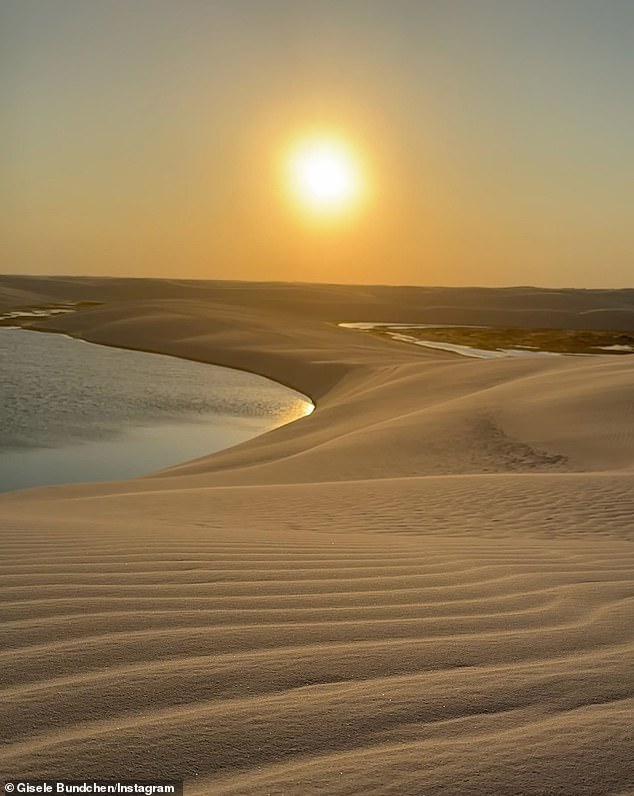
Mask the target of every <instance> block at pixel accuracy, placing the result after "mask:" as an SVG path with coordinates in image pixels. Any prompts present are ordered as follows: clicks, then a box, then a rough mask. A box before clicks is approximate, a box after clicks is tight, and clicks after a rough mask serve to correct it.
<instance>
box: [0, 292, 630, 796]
mask: <svg viewBox="0 0 634 796" xmlns="http://www.w3.org/2000/svg"><path fill="white" fill-rule="evenodd" d="M24 284H26V283H24ZM24 284H21V285H20V286H19V287H20V289H21V290H25V286H24ZM30 285H31V287H32V289H33V290H34V291H36V290H37V292H38V293H39V295H43V294H45V298H48V297H49V294H46V291H47V290H50V291H57V292H58V294H59V292H60V291H62V290H63V291H66V293H65V296H64V297H65V298H67V299H69V300H71V299H75V298H80V297H83V298H90V296H87V295H86V294H87V293H88V292H89V290H91V291H93V296H92V297H93V298H95V297H96V296H95V295H94V294H95V293H97V292H98V291H103V293H104V294H108V295H106V296H105V298H106V301H105V303H104V304H102V305H101V306H100V307H95V308H94V309H87V310H86V311H85V312H78V313H74V314H72V315H71V314H69V315H65V316H64V317H63V318H59V319H58V318H55V319H52V320H50V321H45V322H44V323H45V324H52V325H54V326H55V327H56V328H57V329H58V330H59V331H66V332H68V333H70V334H72V335H73V336H76V337H83V338H86V339H89V340H93V341H97V340H105V341H107V342H109V343H110V344H117V343H118V342H123V343H126V342H127V343H128V347H129V346H130V345H131V344H133V345H134V346H136V347H138V348H141V347H144V348H148V347H154V349H155V350H156V348H162V349H164V350H165V351H166V352H169V353H172V352H173V353H177V354H178V353H179V352H182V353H184V354H186V355H189V356H190V357H192V358H195V357H200V358H201V359H204V358H206V359H207V360H208V361H215V362H219V363H220V364H223V363H228V364H231V363H233V364H237V365H239V366H241V367H243V368H245V369H249V367H248V366H249V365H250V366H252V370H253V371H255V372H257V371H258V370H259V371H260V372H262V371H265V372H266V373H267V374H268V375H269V376H271V375H272V376H273V377H274V378H275V376H277V375H278V374H279V375H281V376H283V377H286V378H287V379H288V380H290V381H292V382H293V384H292V385H291V386H295V388H296V389H298V388H299V389H300V391H301V392H303V393H304V394H307V395H311V396H314V397H315V398H316V400H317V403H318V408H319V411H317V412H314V413H313V414H312V415H310V416H309V417H307V418H306V419H305V421H304V422H303V423H297V424H290V425H288V426H284V427H281V428H279V429H276V430H275V431H273V432H271V433H270V434H267V435H264V436H262V437H258V438H256V439H254V440H252V441H250V442H248V443H246V444H245V445H243V446H239V447H238V448H235V449H232V450H227V451H222V452H220V453H218V454H215V455H214V456H211V457H205V458H203V459H201V460H197V461H195V462H188V463H184V464H183V465H179V466H177V467H173V468H169V469H168V470H165V471H162V472H161V473H159V474H155V475H153V476H152V477H148V478H140V479H135V480H134V481H129V482H111V483H101V484H87V485H69V486H63V487H50V488H44V489H36V490H31V491H30V492H29V493H23V494H20V493H13V494H12V495H6V496H0V516H1V517H2V520H1V525H2V535H3V550H4V554H5V560H4V563H3V574H4V579H5V584H6V585H3V591H2V596H3V598H4V602H3V607H2V611H3V624H2V631H3V633H4V637H5V648H4V650H3V651H2V653H0V657H1V663H2V666H3V677H4V680H5V684H4V685H5V691H4V692H3V695H4V699H3V702H2V706H1V707H0V728H2V729H1V731H0V734H1V735H2V736H3V740H4V741H6V743H5V746H4V747H3V752H2V755H0V773H1V774H2V775H3V776H4V777H5V778H6V779H7V780H8V781H16V780H17V779H19V778H20V777H23V776H28V777H30V778H36V777H37V778H50V777H55V778H60V779H63V778H64V777H69V776H73V777H76V776H79V775H81V777H85V776H88V777H91V778H96V779H99V778H112V777H113V776H114V777H123V776H127V777H139V778H142V779H145V780H151V779H152V778H156V777H163V778H170V779H178V780H185V783H186V785H185V787H186V792H188V793H191V794H197V793H200V794H202V793H214V794H219V795H221V796H229V794H238V793H239V794H240V795H241V796H260V794H262V793H264V792H286V793H301V794H307V796H308V794H317V793H323V792H327V793H329V794H332V796H349V794H350V793H351V792H358V793H365V792H374V793H382V792H385V790H386V786H385V783H388V784H389V785H388V787H389V788H390V789H391V790H392V791H393V792H395V793H399V794H403V796H410V794H411V796H414V794H418V793H422V792H429V793H443V794H447V796H462V793H463V792H464V787H463V786H464V784H465V783H468V787H469V789H470V793H472V794H474V796H489V795H490V794H491V793H498V794H511V793H526V794H528V793H529V792H530V793H533V792H534V793H536V794H537V793H554V792H557V793H560V794H562V796H578V794H579V793H580V792H588V793H592V794H597V796H598V794H600V793H603V792H607V791H609V792H613V793H620V792H625V791H626V790H627V788H628V787H629V784H630V782H631V773H632V772H631V739H630V724H631V722H630V721H629V717H630V715H631V709H632V705H633V704H634V683H632V680H631V673H630V668H631V667H630V660H631V654H632V648H633V647H632V628H631V626H630V623H631V618H632V611H631V606H632V600H633V599H634V590H633V589H634V581H633V579H632V563H633V561H634V554H633V552H632V538H633V536H632V533H633V530H634V529H633V528H632V523H631V516H632V514H631V495H632V489H633V487H634V481H633V478H634V460H633V454H632V446H631V439H632V434H633V433H634V428H633V426H632V422H633V418H632V414H631V395H632V389H633V385H634V367H633V364H634V361H633V360H632V359H631V358H630V357H596V358H595V357H579V358H576V357H552V358H550V357H549V358H521V359H520V358H508V359H497V360H486V361H485V360H471V359H468V358H463V357H457V356H455V355H450V354H446V353H443V352H438V351H431V350H425V349H422V348H420V347H416V346H404V345H396V344H395V343H393V342H391V341H386V340H381V339H374V338H372V337H371V336H369V335H368V336H366V335H353V334H350V332H346V331H345V330H341V329H338V328H336V326H335V325H334V320H330V318H334V319H336V318H338V317H339V318H340V317H344V318H345V317H348V318H350V317H359V315H360V314H361V309H359V308H360V307H361V308H363V307H366V309H365V310H364V314H365V317H392V318H393V317H394V309H393V302H391V301H390V302H388V303H386V304H385V306H384V307H383V310H382V311H381V313H380V314H379V313H377V308H376V303H375V298H374V293H372V291H370V290H369V289H367V288H363V289H358V290H357V292H356V293H355V291H354V290H353V289H352V288H351V289H349V290H348V289H347V290H342V291H338V290H334V289H330V288H329V289H325V288H318V287H314V288H309V287H302V286H299V287H297V286H283V287H279V286H269V287H262V286H258V287H257V289H255V288H254V289H253V290H249V289H248V288H246V287H245V286H244V285H231V286H229V287H223V286H220V287H218V286H211V287H208V288H205V287H204V286H203V287H200V286H196V289H195V290H194V289H193V288H192V291H191V293H188V294H187V295H186V296H185V297H183V296H180V297H179V296H174V294H175V293H178V292H179V291H184V290H187V291H189V290H190V288H189V287H187V286H186V287H183V286H180V285H172V284H170V285H164V284H162V283H161V284H159V285H158V286H157V285H154V286H152V285H149V284H147V283H144V284H143V285H139V284H138V283H136V282H135V283H134V284H130V285H128V286H126V285H125V284H123V283H122V281H119V282H118V283H117V284H116V285H113V283H112V282H107V280H104V281H100V280H92V281H91V282H90V285H89V286H87V285H86V283H85V282H82V283H81V284H79V285H76V284H75V283H73V284H69V283H68V281H66V282H64V284H63V285H62V286H60V284H59V283H58V282H54V281H53V280H43V281H38V280H35V279H34V280H32V281H30ZM1 288H2V281H1V280H0V294H1ZM12 289H13V290H15V289H16V288H15V284H14V285H13V286H12ZM74 290H76V291H78V292H79V293H81V294H82V295H81V296H78V295H77V294H73V291H74ZM152 290H155V291H156V292H157V293H160V294H161V295H160V297H157V296H152V295H151V293H152ZM205 290H209V293H210V294H209V295H207V294H205V292H204V291H205ZM126 291H127V294H128V297H127V299H126V300H125V301H121V296H122V295H124V294H125V292H126ZM170 291H172V293H171V294H170ZM135 292H136V293H137V294H139V295H137V296H136V297H134V296H133V297H130V295H129V294H132V293H135ZM386 293H389V291H386ZM524 293H525V291H518V292H517V293H516V294H515V293H512V292H511V293H510V295H511V298H512V299H513V300H515V301H520V300H523V296H524ZM166 295H169V297H167V298H166ZM342 295H343V297H344V298H346V297H350V296H353V298H354V301H353V302H352V301H350V302H349V303H348V304H346V302H345V301H342V300H339V299H340V298H341V296H342ZM411 295H412V296H415V295H417V293H416V292H415V291H414V292H412V294H411ZM112 296H115V298H114V299H112ZM223 296H224V297H223ZM324 296H325V298H324ZM505 296H506V297H508V296H509V293H508V292H507V293H506V294H505ZM100 297H101V298H104V295H101V296H100ZM408 297H411V296H410V293H408V292H407V291H401V300H402V301H403V302H405V301H407V300H408ZM476 298H477V297H476ZM564 298H565V297H564ZM474 300H475V299H474ZM492 300H493V299H492V298H491V297H488V298H487V301H488V302H491V301H492ZM505 300H506V298H505ZM555 300H557V301H559V300H560V299H559V297H553V296H549V301H551V302H552V301H555ZM566 300H568V299H566ZM587 300H588V297H587V296H586V295H585V294H584V295H582V296H580V297H579V296H577V297H576V298H575V297H574V296H573V298H571V299H570V302H571V303H574V302H575V301H577V302H579V303H581V302H585V301H587ZM530 301H531V302H533V303H534V302H535V301H536V299H535V298H534V296H533V297H531V298H530ZM302 302H303V303H302ZM320 302H321V304H320ZM363 302H366V304H367V306H366V304H363ZM353 304H354V306H353ZM531 306H532V304H531ZM298 308H299V309H298ZM324 316H325V317H324ZM412 320H413V318H411V317H406V318H403V321H404V322H408V321H412ZM533 325H539V324H533ZM302 387H303V389H301V388H302ZM483 739H484V741H483ZM483 744H484V745H483ZM484 747H486V749H485V751H483V750H484Z"/></svg>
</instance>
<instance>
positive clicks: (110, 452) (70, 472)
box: [0, 328, 313, 491]
mask: <svg viewBox="0 0 634 796" xmlns="http://www.w3.org/2000/svg"><path fill="white" fill-rule="evenodd" d="M312 409H313V405H312V403H311V402H310V400H309V399H308V398H306V396H304V395H301V394H300V393H297V392H295V391H294V390H291V389H289V388H287V387H285V386H283V385H281V384H278V383H276V382H273V381H270V380H269V379H265V378H264V377H262V376H258V375H255V374H252V373H245V372H243V371H238V370H233V369H231V368H225V367H218V366H215V365H208V364H204V363H200V362H191V361H188V360H183V359H179V358H176V357H171V356H166V355H162V354H150V353H145V352H139V351H129V350H123V349H119V348H111V347H106V346H100V345H95V344H93V343H86V342H84V341H81V340H75V339H73V338H70V337H67V336H65V335H60V334H46V333H42V332H35V331H28V330H24V329H15V328H0V491H7V490H13V489H21V488H24V487H32V486H42V485H49V484H59V483H69V482H79V481H94V480H111V479H121V478H131V477H134V476H140V475H145V474H147V473H150V472H153V471H155V470H159V469H161V468H164V467H167V466H169V465H172V464H176V463H178V462H182V461H187V460H189V459H193V458H197V457H200V456H204V455H206V454H209V453H213V452H215V451H218V450H221V449H224V448H228V447H231V446H233V445H237V444H239V443H241V442H244V441H246V440H248V439H251V438H252V437H255V436H257V435H259V434H263V433H265V432H267V431H270V430H272V429H273V428H276V427H277V426H280V425H283V424H285V423H288V422H291V421H293V420H297V419H299V418H301V417H304V416H305V415H307V414H309V413H310V412H311V411H312Z"/></svg>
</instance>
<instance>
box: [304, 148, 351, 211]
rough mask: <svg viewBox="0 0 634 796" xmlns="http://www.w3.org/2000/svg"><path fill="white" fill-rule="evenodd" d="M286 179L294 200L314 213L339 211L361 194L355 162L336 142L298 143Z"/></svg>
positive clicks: (346, 150) (348, 205)
mask: <svg viewBox="0 0 634 796" xmlns="http://www.w3.org/2000/svg"><path fill="white" fill-rule="evenodd" d="M289 176H290V185H291V189H292V192H293V194H294V196H295V198H296V200H297V201H299V202H300V203H301V204H303V205H304V206H306V207H308V208H309V209H312V210H314V211H319V212H334V211H339V210H343V209H345V208H347V207H350V206H351V205H353V204H354V203H355V201H356V200H357V199H358V198H359V196H360V193H361V176H360V172H359V169H358V166H357V164H356V161H355V158H354V156H353V155H352V153H351V152H350V151H348V149H347V148H346V147H345V146H344V145H343V144H341V143H339V142H337V141H331V140H327V139H317V140H310V141H305V142H303V143H301V144H300V145H299V146H297V147H296V148H295V149H294V150H293V152H292V153H291V157H290V159H289Z"/></svg>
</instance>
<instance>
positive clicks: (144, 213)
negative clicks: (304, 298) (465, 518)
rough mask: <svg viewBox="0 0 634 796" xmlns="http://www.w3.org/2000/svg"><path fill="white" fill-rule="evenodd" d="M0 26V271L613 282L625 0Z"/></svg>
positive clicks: (620, 271)
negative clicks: (0, 137) (301, 154)
mask: <svg viewBox="0 0 634 796" xmlns="http://www.w3.org/2000/svg"><path fill="white" fill-rule="evenodd" d="M0 10H1V17H0V29H1V30H2V33H1V34H0V35H1V36H2V41H1V42H0V45H1V47H0V49H1V50H2V53H3V55H2V65H1V67H2V68H1V73H2V78H1V82H0V90H1V92H2V106H3V116H4V119H5V123H4V124H5V134H6V133H8V136H6V135H5V144H4V147H3V174H4V179H3V181H2V182H3V188H2V208H1V209H2V218H3V221H2V224H3V227H4V229H3V235H2V240H3V243H2V248H3V251H2V270H3V271H4V272H6V273H47V274H111V275H133V276H166V277H169V276H181V277H194V278H212V279H225V278H237V279H257V280H265V279H282V280H293V281H294V280H307V281H330V282H366V283H392V284H395V283H396V284H446V285H460V284H470V285H474V284H479V285H512V284H537V285H548V286H557V285H565V286H578V287H591V286H593V287H625V286H631V285H632V274H633V273H634V267H633V264H634V257H633V255H634V232H633V229H634V225H633V224H632V222H631V215H632V211H631V208H632V206H633V205H634V201H633V200H634V179H633V177H634V168H633V166H634V163H633V161H634V154H633V152H634V148H633V147H632V129H634V105H633V103H632V99H631V85H632V78H633V76H634V4H633V3H631V2H629V0H602V2H596V0H559V2H557V3H555V2H552V0H530V2H528V0H433V1H432V0H380V1H379V0H340V1H339V2H327V1H325V0H324V2H316V0H306V1H305V2H303V1H302V0H178V2H177V0H135V2H134V3H131V2H129V1H128V0H100V2H86V0H55V2H50V0H0ZM315 141H321V142H324V141H326V142H328V146H329V147H330V149H329V150H328V151H329V152H330V153H331V154H330V155H327V156H326V157H324V156H323V151H322V154H321V155H319V154H318V155H315V148H314V146H313V150H311V151H312V154H310V153H309V156H308V158H307V159H306V158H305V159H304V161H303V162H300V161H298V160H297V152H298V151H302V147H304V149H305V148H306V142H312V144H313V145H314V143H315ZM333 147H334V150H336V152H338V153H339V154H335V157H334V159H333V157H331V155H332V151H333ZM317 149H318V150H319V147H318V148H317ZM322 150H323V147H322ZM342 152H343V153H344V155H343V156H341V157H340V155H341V153H342ZM293 158H295V160H293ZM298 163H299V164H300V165H299V166H298ZM302 163H303V165H302ZM289 164H290V165H289ZM293 164H294V165H293ZM293 168H294V169H295V172H293ZM289 169H290V170H291V174H290V177H289ZM293 174H294V175H295V176H294V177H293ZM298 174H299V175H300V176H299V177H298ZM324 174H325V175H327V176H326V177H324V176H323V175H324ZM302 175H303V176H302ZM328 175H330V176H328ZM293 180H295V182H294V181H293ZM302 180H303V187H302V185H300V184H299V183H302ZM298 181H299V182H298ZM307 186H308V187H307ZM311 186H312V187H311ZM302 191H303V192H304V193H302ZM311 191H312V192H313V194H312V196H311ZM315 192H316V195H317V198H316V195H315ZM337 192H339V195H337ZM320 196H321V199H319V197H320ZM318 200H319V201H318ZM322 200H323V201H322ZM320 201H322V204H323V202H324V201H325V202H326V204H328V203H330V205H329V211H328V212H324V207H319V206H318V205H319V202H320Z"/></svg>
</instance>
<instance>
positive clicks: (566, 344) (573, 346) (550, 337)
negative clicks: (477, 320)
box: [373, 326, 634, 354]
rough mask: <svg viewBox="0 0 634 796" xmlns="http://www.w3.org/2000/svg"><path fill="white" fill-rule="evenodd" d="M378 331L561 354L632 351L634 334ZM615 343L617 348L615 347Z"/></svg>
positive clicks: (444, 329)
mask: <svg viewBox="0 0 634 796" xmlns="http://www.w3.org/2000/svg"><path fill="white" fill-rule="evenodd" d="M373 332H374V333H378V334H386V333H387V334H390V333H392V334H394V333H399V334H404V335H407V336H408V337H414V338H416V339H417V340H432V341H437V342H441V343H452V344H454V345H465V346H470V347H471V348H481V349H485V350H487V351H499V350H500V349H509V348H510V349H518V350H525V351H550V352H553V353H558V354H599V353H601V354H632V353H634V333H629V332H619V331H617V332H605V331H593V330H590V329H506V328H498V327H494V326H439V327H431V328H430V327H427V328H419V327H416V326H411V327H403V326H399V327H398V328H397V327H392V328H391V327H389V326H384V327H381V328H375V329H374V330H373ZM612 346H614V347H612Z"/></svg>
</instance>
